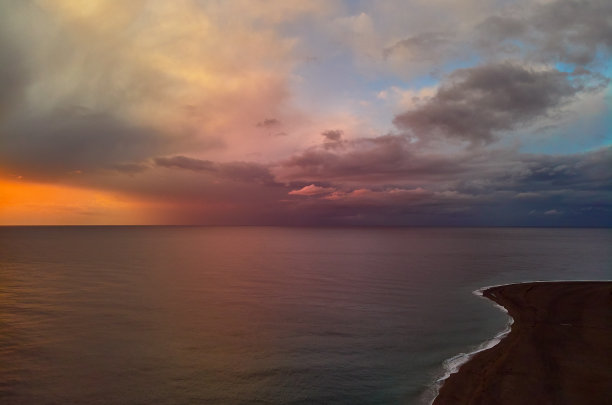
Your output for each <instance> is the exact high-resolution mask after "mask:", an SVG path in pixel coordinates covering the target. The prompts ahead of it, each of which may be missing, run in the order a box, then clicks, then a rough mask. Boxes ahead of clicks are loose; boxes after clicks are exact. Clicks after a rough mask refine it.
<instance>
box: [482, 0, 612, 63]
mask: <svg viewBox="0 0 612 405" xmlns="http://www.w3.org/2000/svg"><path fill="white" fill-rule="evenodd" d="M527 10H528V12H526V13H524V12H523V13H522V15H521V14H519V13H507V14H502V15H492V16H490V17H488V18H486V19H485V20H484V21H483V22H482V23H481V24H479V26H478V31H479V38H478V42H479V43H480V45H481V46H483V48H485V49H486V50H487V51H489V52H492V51H495V52H501V53H504V52H512V53H517V52H522V51H523V50H524V51H525V52H526V54H527V56H528V57H529V58H530V59H531V60H537V61H551V60H552V61H562V62H567V63H573V64H578V65H586V64H589V63H591V62H593V61H594V60H595V59H596V58H597V57H598V52H603V53H604V54H608V55H609V54H610V52H611V51H612V23H610V15H612V3H610V2H609V1H606V0H558V1H553V2H549V3H544V4H537V5H534V6H532V7H530V8H528V9H527ZM517 41H518V42H520V43H521V44H522V49H521V47H519V46H517Z"/></svg>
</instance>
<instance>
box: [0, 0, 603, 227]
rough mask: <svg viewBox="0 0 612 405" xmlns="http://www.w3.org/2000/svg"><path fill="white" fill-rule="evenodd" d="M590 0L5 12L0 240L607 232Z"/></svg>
mask: <svg viewBox="0 0 612 405" xmlns="http://www.w3.org/2000/svg"><path fill="white" fill-rule="evenodd" d="M611 56H612V2H610V1H609V0H575V1H574V0H572V1H570V0H557V1H555V0H552V1H550V0H531V1H523V0H516V1H511V0H497V1H495V0H487V1H485V0H463V1H456V0H409V1H406V0H381V1H376V2H373V1H350V0H344V1H342V0H320V1H318V0H310V1H282V0H279V1H264V0H229V1H204V0H176V1H171V2H170V1H165V0H131V1H123V0H87V1H82V0H4V1H2V2H0V61H2V62H1V63H0V89H2V91H1V92H0V224H1V225H113V224H118V225H119V224H188V225H295V226H344V225H347V226H608V227H609V226H612V84H611V82H610V78H612V57H611Z"/></svg>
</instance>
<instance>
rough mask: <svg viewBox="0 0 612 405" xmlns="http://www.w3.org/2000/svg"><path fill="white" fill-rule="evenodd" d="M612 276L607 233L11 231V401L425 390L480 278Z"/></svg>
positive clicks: (7, 259) (398, 395) (461, 334)
mask: <svg viewBox="0 0 612 405" xmlns="http://www.w3.org/2000/svg"><path fill="white" fill-rule="evenodd" d="M611 278H612V230H611V229H538V228H282V227H278V228H277V227H162V226H160V227H0V403H2V404H7V405H8V404H37V405H40V404H428V403H430V402H431V400H432V398H433V396H435V392H436V386H437V384H439V382H438V383H437V382H436V381H438V380H439V379H440V378H442V377H443V376H444V375H445V373H447V372H448V370H449V368H452V367H453V364H456V363H457V359H458V358H457V357H456V356H457V355H459V354H460V353H470V352H472V351H474V350H477V349H478V348H479V347H481V345H483V344H484V345H486V344H487V342H488V341H490V339H492V338H493V337H494V336H496V335H497V334H498V333H500V332H501V331H503V330H504V328H505V327H506V325H507V324H508V321H509V318H508V316H507V315H506V314H504V312H502V311H500V310H499V309H498V308H496V307H495V306H494V305H493V304H492V303H491V302H490V301H487V300H485V299H483V298H480V297H478V296H477V295H475V294H473V291H474V290H477V289H479V288H481V287H483V286H488V285H497V284H506V283H513V282H522V281H532V280H598V279H608V280H609V279H611ZM449 359H450V361H449ZM459 359H461V357H459Z"/></svg>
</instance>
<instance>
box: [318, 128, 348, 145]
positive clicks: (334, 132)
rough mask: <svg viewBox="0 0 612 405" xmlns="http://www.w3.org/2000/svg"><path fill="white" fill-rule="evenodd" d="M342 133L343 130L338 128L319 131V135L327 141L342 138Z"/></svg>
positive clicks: (336, 140)
mask: <svg viewBox="0 0 612 405" xmlns="http://www.w3.org/2000/svg"><path fill="white" fill-rule="evenodd" d="M343 133H344V132H343V131H342V130H340V129H330V130H327V131H323V132H321V135H322V136H323V137H324V138H325V139H327V140H328V141H332V142H338V141H339V140H340V139H342V134H343Z"/></svg>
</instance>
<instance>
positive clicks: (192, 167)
mask: <svg viewBox="0 0 612 405" xmlns="http://www.w3.org/2000/svg"><path fill="white" fill-rule="evenodd" d="M154 162H155V164H156V165H157V166H158V167H163V168H171V169H182V170H189V171H193V172H201V173H202V172H204V173H209V174H212V175H214V176H215V177H218V178H222V179H226V180H232V181H238V182H245V183H256V184H263V185H268V186H271V185H278V184H277V183H276V181H275V180H274V176H273V175H272V174H271V173H270V170H269V168H268V167H267V166H265V165H263V164H259V163H254V162H225V163H220V162H212V161H210V160H202V159H194V158H189V157H186V156H172V157H157V158H155V159H154Z"/></svg>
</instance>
